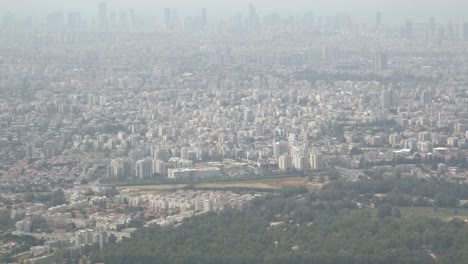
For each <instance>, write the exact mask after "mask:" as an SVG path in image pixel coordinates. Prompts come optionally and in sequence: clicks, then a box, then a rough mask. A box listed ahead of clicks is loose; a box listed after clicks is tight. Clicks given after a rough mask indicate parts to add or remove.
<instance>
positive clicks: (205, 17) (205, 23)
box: [201, 8, 208, 30]
mask: <svg viewBox="0 0 468 264" xmlns="http://www.w3.org/2000/svg"><path fill="white" fill-rule="evenodd" d="M207 27H208V11H207V9H206V8H202V10H201V28H202V30H206V29H207Z"/></svg>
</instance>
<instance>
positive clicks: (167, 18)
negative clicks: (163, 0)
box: [164, 8, 173, 29]
mask: <svg viewBox="0 0 468 264" xmlns="http://www.w3.org/2000/svg"><path fill="white" fill-rule="evenodd" d="M164 26H166V28H167V29H172V28H173V17H172V10H171V9H170V8H165V9H164Z"/></svg>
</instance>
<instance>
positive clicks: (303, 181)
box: [118, 177, 323, 192]
mask: <svg viewBox="0 0 468 264" xmlns="http://www.w3.org/2000/svg"><path fill="white" fill-rule="evenodd" d="M322 185H323V184H321V183H317V182H310V181H309V179H308V178H307V177H305V178H301V177H296V178H289V177H288V178H272V179H258V180H240V181H229V182H210V183H202V184H195V185H193V186H194V187H199V188H213V189H220V188H246V189H249V188H251V189H256V190H261V189H264V190H266V191H269V190H275V189H280V188H282V187H287V186H306V187H308V188H309V189H318V188H321V187H322ZM185 187H187V184H163V185H137V186H121V187H118V189H119V191H123V192H170V191H174V190H180V189H183V188H185Z"/></svg>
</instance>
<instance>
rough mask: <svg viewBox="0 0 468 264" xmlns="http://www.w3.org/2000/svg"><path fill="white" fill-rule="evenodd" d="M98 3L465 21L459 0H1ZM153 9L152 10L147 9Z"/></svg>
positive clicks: (85, 6)
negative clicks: (376, 14)
mask: <svg viewBox="0 0 468 264" xmlns="http://www.w3.org/2000/svg"><path fill="white" fill-rule="evenodd" d="M100 2H107V3H108V10H109V11H120V10H124V9H135V11H136V12H139V13H140V14H143V15H145V16H153V17H162V16H163V9H164V8H166V7H169V8H174V9H177V10H178V11H179V14H180V16H189V15H194V14H195V12H199V11H200V9H201V8H207V9H208V15H209V16H210V17H214V18H222V17H225V16H230V15H234V14H237V13H247V6H248V4H249V3H253V4H254V5H255V6H256V7H257V11H258V13H259V14H260V15H265V14H268V13H272V12H278V13H280V14H285V15H294V14H301V13H303V12H304V11H308V10H310V11H313V12H314V13H315V14H316V15H317V16H329V15H333V14H335V13H348V14H350V15H352V16H353V17H354V18H356V19H358V20H361V21H365V22H368V21H371V20H372V19H374V18H375V13H376V12H381V14H382V23H383V24H385V23H394V22H401V21H404V20H406V19H414V20H426V19H428V18H429V17H431V16H433V17H436V18H437V19H440V20H464V18H465V17H467V15H468V2H462V1H459V0H447V1H441V0H433V1H423V0H412V1H403V0H394V1H387V0H373V1H371V0H328V1H325V0H289V1H284V0H251V1H249V0H245V1H243V0H241V1H214V0H201V1H190V2H188V3H187V1H183V0H172V1H168V0H164V1H158V3H154V1H150V0H133V1H129V0H112V1H101V0H82V1H76V0H68V1H63V0H62V1H60V0H41V1H33V0H18V1H9V0H1V6H2V9H3V10H4V12H11V13H13V14H14V15H17V16H20V17H23V16H29V15H43V14H45V13H49V12H57V11H61V12H65V13H66V12H72V11H79V12H83V13H84V14H86V15H87V16H96V15H97V7H98V4H99V3H100ZM150 10H152V11H150Z"/></svg>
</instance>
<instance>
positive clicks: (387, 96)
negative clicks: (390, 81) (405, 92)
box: [380, 89, 400, 108]
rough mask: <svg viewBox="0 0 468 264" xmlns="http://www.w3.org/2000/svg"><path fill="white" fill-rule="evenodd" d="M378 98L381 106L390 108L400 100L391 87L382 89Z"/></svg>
mask: <svg viewBox="0 0 468 264" xmlns="http://www.w3.org/2000/svg"><path fill="white" fill-rule="evenodd" d="M380 99H381V106H382V108H391V107H393V106H395V105H398V103H399V101H400V99H399V96H398V94H397V93H396V92H395V91H394V90H392V89H390V90H384V91H382V93H381V96H380Z"/></svg>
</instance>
